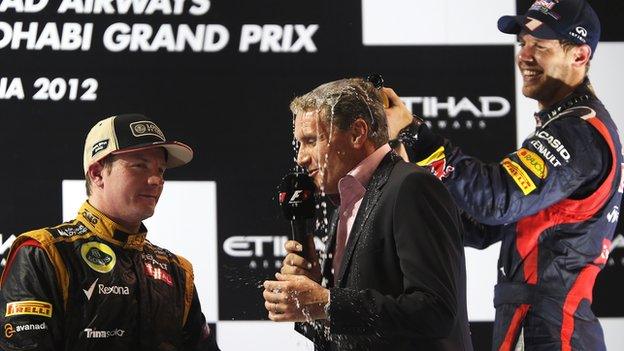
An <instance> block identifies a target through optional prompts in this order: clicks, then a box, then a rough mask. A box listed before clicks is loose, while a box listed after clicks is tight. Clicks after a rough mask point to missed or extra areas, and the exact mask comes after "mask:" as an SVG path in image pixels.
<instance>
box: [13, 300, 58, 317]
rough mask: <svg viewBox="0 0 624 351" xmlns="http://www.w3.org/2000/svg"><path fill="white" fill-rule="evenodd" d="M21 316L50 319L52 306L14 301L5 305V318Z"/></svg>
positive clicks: (34, 302)
mask: <svg viewBox="0 0 624 351" xmlns="http://www.w3.org/2000/svg"><path fill="white" fill-rule="evenodd" d="M23 314H28V315H33V316H43V317H48V318H50V317H52V304H50V303H47V302H43V301H36V300H30V301H16V302H9V303H7V304H6V313H5V315H4V316H5V317H10V316H19V315H23Z"/></svg>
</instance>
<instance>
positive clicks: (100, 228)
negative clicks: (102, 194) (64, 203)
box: [78, 201, 147, 250]
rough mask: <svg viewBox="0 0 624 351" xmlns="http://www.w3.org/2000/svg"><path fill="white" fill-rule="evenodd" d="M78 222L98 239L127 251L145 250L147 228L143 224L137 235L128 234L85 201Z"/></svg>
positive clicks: (79, 212)
mask: <svg viewBox="0 0 624 351" xmlns="http://www.w3.org/2000/svg"><path fill="white" fill-rule="evenodd" d="M78 220H79V221H80V222H82V223H83V224H84V225H86V226H87V227H88V228H89V229H91V230H92V231H93V232H94V233H95V234H96V235H97V236H98V237H100V238H101V239H104V240H106V241H108V242H110V243H112V244H115V245H117V246H121V247H123V248H126V249H137V250H143V244H144V243H145V237H146V236H147V228H145V226H144V225H143V223H141V228H139V232H138V233H136V234H131V233H128V230H127V229H125V228H124V227H123V226H121V225H119V224H117V223H115V222H114V221H113V220H112V219H110V218H108V217H107V216H106V215H105V214H103V213H102V212H100V211H98V209H96V208H95V207H93V206H92V205H91V204H90V203H89V201H85V202H84V203H83V204H82V207H80V210H79V211H78Z"/></svg>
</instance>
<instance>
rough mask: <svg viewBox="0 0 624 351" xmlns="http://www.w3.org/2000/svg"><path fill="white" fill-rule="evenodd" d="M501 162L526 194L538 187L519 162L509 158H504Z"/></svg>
mask: <svg viewBox="0 0 624 351" xmlns="http://www.w3.org/2000/svg"><path fill="white" fill-rule="evenodd" d="M501 164H502V166H503V168H504V169H505V171H507V173H509V175H510V176H511V178H512V179H513V180H514V182H516V184H517V185H518V187H519V188H520V190H522V193H523V194H524V195H529V194H530V193H531V192H532V191H533V190H535V189H537V187H536V186H535V183H533V181H532V180H531V178H530V177H529V175H528V174H527V172H525V171H524V169H522V167H520V165H519V164H517V163H515V162H514V161H512V160H510V159H508V158H506V159H504V160H503V162H502V163H501Z"/></svg>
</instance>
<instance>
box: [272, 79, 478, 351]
mask: <svg viewBox="0 0 624 351" xmlns="http://www.w3.org/2000/svg"><path fill="white" fill-rule="evenodd" d="M291 110H292V111H293V113H294V114H295V116H296V117H295V137H296V139H297V141H298V142H299V152H298V155H297V163H298V164H299V165H300V166H302V167H304V168H305V169H306V170H307V171H308V173H309V174H310V176H311V177H312V179H313V180H314V182H315V183H316V185H317V187H318V188H319V190H320V191H321V192H323V193H326V194H328V195H330V197H333V198H335V200H336V202H339V203H340V205H339V207H338V209H337V212H336V213H335V214H334V216H333V218H332V220H331V222H330V226H329V230H328V234H329V239H328V241H327V243H326V252H325V253H326V258H325V259H324V260H323V263H322V264H321V266H322V271H321V267H319V264H318V259H317V258H316V253H315V251H314V250H310V251H312V252H313V253H312V256H310V257H307V258H303V257H301V255H300V252H301V245H300V244H299V243H297V242H294V241H290V242H288V243H287V244H286V248H287V251H288V252H289V253H288V255H287V256H286V258H285V259H284V266H283V267H282V270H281V272H280V273H277V274H276V278H277V280H276V281H266V282H265V284H264V287H265V291H264V293H263V296H264V298H265V300H266V301H265V307H266V308H267V310H268V311H269V318H270V319H271V320H274V321H296V322H302V323H297V326H296V328H297V330H298V331H299V332H301V333H302V334H304V335H305V336H306V337H308V338H309V339H311V340H312V341H313V342H314V344H315V346H316V349H317V350H384V351H390V350H393V351H394V350H427V351H429V350H472V345H471V342H470V335H469V328H468V320H467V313H466V288H465V284H466V282H465V279H466V278H465V263H464V251H463V243H462V233H461V224H460V223H461V221H460V218H459V214H458V211H457V209H456V207H455V205H454V203H453V201H452V200H451V197H450V195H449V194H448V192H447V191H446V190H445V188H444V186H443V185H442V184H441V183H440V182H439V181H438V180H437V179H436V178H435V177H434V176H432V175H431V174H430V173H429V172H428V171H425V170H423V169H421V168H419V167H418V166H415V165H412V164H408V163H406V162H404V161H402V160H401V159H400V157H399V156H397V155H396V154H395V153H394V152H392V151H391V149H390V147H389V146H388V144H387V141H388V132H387V125H386V121H385V115H384V109H383V103H382V96H381V93H380V91H379V90H377V89H376V88H375V87H374V86H373V85H372V84H371V83H369V82H367V81H364V80H362V79H343V80H339V81H335V82H330V83H327V84H324V85H321V86H319V87H318V88H316V89H314V90H313V91H311V92H309V93H308V94H306V95H303V96H301V97H298V98H295V99H294V100H293V102H292V103H291Z"/></svg>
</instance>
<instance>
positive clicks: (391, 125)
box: [383, 88, 414, 140]
mask: <svg viewBox="0 0 624 351" xmlns="http://www.w3.org/2000/svg"><path fill="white" fill-rule="evenodd" d="M383 92H384V93H385V94H386V96H388V100H389V101H390V106H389V107H388V108H387V109H386V110H385V111H386V118H387V120H388V136H389V137H390V139H391V140H392V139H396V138H397V136H398V135H399V132H400V131H401V129H403V128H405V127H407V126H408V125H409V124H410V123H412V120H413V119H414V117H413V116H412V114H411V113H410V111H409V110H408V109H407V106H405V104H404V103H403V101H402V100H401V98H400V97H399V96H398V95H397V94H396V93H395V92H394V90H392V89H390V88H383Z"/></svg>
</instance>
